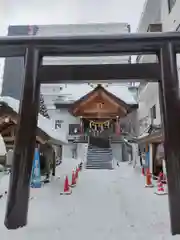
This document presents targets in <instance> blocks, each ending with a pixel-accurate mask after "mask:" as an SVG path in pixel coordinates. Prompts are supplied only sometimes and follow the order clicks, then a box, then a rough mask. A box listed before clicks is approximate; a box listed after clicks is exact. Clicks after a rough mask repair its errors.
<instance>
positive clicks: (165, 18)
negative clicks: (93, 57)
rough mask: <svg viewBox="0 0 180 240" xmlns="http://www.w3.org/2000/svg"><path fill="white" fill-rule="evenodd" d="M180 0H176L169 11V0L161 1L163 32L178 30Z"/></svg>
mask: <svg viewBox="0 0 180 240" xmlns="http://www.w3.org/2000/svg"><path fill="white" fill-rule="evenodd" d="M179 9H180V0H176V3H175V5H174V7H173V8H172V10H171V12H170V13H169V8H168V0H162V2H161V21H162V26H163V32H168V31H176V29H177V27H178V25H179V24H180V14H179Z"/></svg>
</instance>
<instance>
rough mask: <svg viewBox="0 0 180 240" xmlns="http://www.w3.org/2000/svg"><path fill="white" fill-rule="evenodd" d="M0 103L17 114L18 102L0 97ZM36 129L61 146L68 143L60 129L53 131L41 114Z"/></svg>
mask: <svg viewBox="0 0 180 240" xmlns="http://www.w3.org/2000/svg"><path fill="white" fill-rule="evenodd" d="M0 102H4V103H6V104H7V105H8V106H9V107H10V108H12V109H13V110H14V111H15V112H16V113H18V112H19V103H20V102H19V101H18V100H16V99H14V98H12V97H6V96H4V97H0ZM38 127H39V128H40V129H41V130H42V131H43V132H45V133H46V134H47V135H48V136H49V137H50V138H51V139H53V140H55V141H58V142H61V144H66V143H68V141H67V135H66V133H65V132H64V131H63V130H62V129H55V128H54V127H53V121H52V120H51V119H47V118H45V117H43V116H42V115H41V114H39V116H38Z"/></svg>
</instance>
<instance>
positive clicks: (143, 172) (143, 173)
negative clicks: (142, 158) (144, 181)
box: [142, 167, 145, 176]
mask: <svg viewBox="0 0 180 240" xmlns="http://www.w3.org/2000/svg"><path fill="white" fill-rule="evenodd" d="M142 175H143V176H145V171H144V167H142Z"/></svg>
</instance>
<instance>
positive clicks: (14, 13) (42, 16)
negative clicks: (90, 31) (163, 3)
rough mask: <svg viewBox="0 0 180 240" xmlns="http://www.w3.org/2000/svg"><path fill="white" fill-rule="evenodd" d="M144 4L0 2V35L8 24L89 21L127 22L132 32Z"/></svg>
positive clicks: (115, 0) (118, 0)
mask: <svg viewBox="0 0 180 240" xmlns="http://www.w3.org/2000/svg"><path fill="white" fill-rule="evenodd" d="M144 2H145V0H50V1H48V0H0V35H6V33H7V27H8V25H10V24H13V25H16V24H18V25H26V24H70V23H71V24H73V23H74V24H78V23H81V24H82V23H90V22H91V23H95V22H99V23H100V22H101V23H102V22H103V23H108V22H127V23H129V24H130V25H131V29H132V31H133V32H135V31H136V29H137V26H138V22H139V20H140V16H141V12H142V10H143V4H144ZM0 65H2V64H1V62H0ZM0 78H1V74H0Z"/></svg>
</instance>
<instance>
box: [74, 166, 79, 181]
mask: <svg viewBox="0 0 180 240" xmlns="http://www.w3.org/2000/svg"><path fill="white" fill-rule="evenodd" d="M78 175H79V172H78V168H76V173H75V178H76V179H78Z"/></svg>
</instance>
